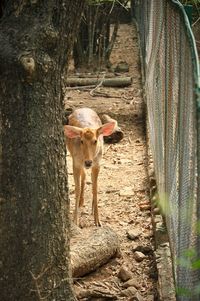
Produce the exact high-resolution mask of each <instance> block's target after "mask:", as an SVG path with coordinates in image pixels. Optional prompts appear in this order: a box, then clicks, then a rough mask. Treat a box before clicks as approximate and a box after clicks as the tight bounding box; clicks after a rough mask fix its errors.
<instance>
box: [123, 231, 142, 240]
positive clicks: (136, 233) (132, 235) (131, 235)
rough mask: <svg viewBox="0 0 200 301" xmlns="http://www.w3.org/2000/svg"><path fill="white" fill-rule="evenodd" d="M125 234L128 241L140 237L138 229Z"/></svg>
mask: <svg viewBox="0 0 200 301" xmlns="http://www.w3.org/2000/svg"><path fill="white" fill-rule="evenodd" d="M126 234H127V237H128V238H129V239H131V240H135V239H136V238H138V237H139V236H140V234H141V231H139V229H132V230H127V232H126Z"/></svg>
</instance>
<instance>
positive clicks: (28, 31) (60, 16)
mask: <svg viewBox="0 0 200 301" xmlns="http://www.w3.org/2000/svg"><path fill="white" fill-rule="evenodd" d="M4 3H6V4H5V5H4V6H3V12H2V14H3V15H2V18H1V19H0V100H1V117H0V132H1V146H2V147H1V149H0V166H1V168H0V169H1V199H0V231H1V232H0V233H1V234H0V271H1V272H0V299H1V300H2V301H18V300H19V301H29V300H30V301H34V300H51V301H52V300H56V301H59V300H74V298H73V293H72V292H71V285H70V265H69V201H68V194H67V172H66V156H65V145H64V139H63V128H62V107H63V93H62V82H63V80H62V79H63V74H64V70H65V67H66V64H67V61H68V58H69V54H70V51H71V47H72V45H73V40H74V36H75V33H76V30H77V27H78V24H79V21H80V18H81V12H82V10H83V6H84V0H73V1H70V0H48V1H46V0H34V1H27V0H15V1H5V2H4Z"/></svg>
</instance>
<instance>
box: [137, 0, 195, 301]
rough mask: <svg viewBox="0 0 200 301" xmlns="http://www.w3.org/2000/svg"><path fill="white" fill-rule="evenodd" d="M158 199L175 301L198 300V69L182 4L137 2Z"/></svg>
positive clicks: (156, 0)
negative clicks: (175, 291) (167, 240)
mask: <svg viewBox="0 0 200 301" xmlns="http://www.w3.org/2000/svg"><path fill="white" fill-rule="evenodd" d="M132 11H133V15H134V17H135V19H136V22H137V24H138V29H139V35H140V46H141V55H142V61H143V72H144V81H145V82H144V85H145V94H146V102H147V111H148V124H149V129H150V143H151V150H152V155H153V159H154V166H155V174H156V180H157V186H158V193H159V199H160V202H161V204H162V205H163V208H164V209H163V210H164V214H165V217H166V225H167V230H168V234H169V240H170V247H171V252H172V257H173V267H174V278H175V283H176V287H177V300H181V301H186V300H187V301H188V300H191V301H197V300H200V237H199V236H200V180H199V178H200V73H199V65H198V57H197V51H196V46H195V42H194V38H193V34H192V31H191V28H190V24H189V21H188V18H187V15H186V13H185V11H184V8H183V6H182V5H181V4H180V3H179V1H173V0H171V1H170V0H145V1H144V0H135V1H132Z"/></svg>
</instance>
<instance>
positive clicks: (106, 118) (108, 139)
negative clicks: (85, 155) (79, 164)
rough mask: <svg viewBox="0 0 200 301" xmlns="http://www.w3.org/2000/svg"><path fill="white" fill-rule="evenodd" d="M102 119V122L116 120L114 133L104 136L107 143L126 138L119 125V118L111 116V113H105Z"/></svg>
mask: <svg viewBox="0 0 200 301" xmlns="http://www.w3.org/2000/svg"><path fill="white" fill-rule="evenodd" d="M101 121H102V123H106V122H113V121H114V122H115V124H116V125H115V128H114V131H113V133H112V134H111V135H110V136H104V137H103V138H104V142H105V143H110V144H113V143H117V142H119V141H120V140H122V139H123V138H124V133H123V131H122V130H121V128H120V127H119V126H118V123H117V120H115V119H113V118H111V117H110V116H109V115H106V114H103V115H102V116H101Z"/></svg>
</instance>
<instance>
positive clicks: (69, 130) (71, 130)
mask: <svg viewBox="0 0 200 301" xmlns="http://www.w3.org/2000/svg"><path fill="white" fill-rule="evenodd" d="M81 133H82V129H81V128H79V127H76V126H72V125H65V126H64V134H65V136H66V137H68V138H76V137H80V136H81Z"/></svg>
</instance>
